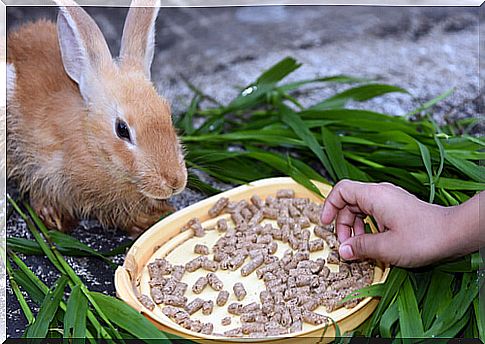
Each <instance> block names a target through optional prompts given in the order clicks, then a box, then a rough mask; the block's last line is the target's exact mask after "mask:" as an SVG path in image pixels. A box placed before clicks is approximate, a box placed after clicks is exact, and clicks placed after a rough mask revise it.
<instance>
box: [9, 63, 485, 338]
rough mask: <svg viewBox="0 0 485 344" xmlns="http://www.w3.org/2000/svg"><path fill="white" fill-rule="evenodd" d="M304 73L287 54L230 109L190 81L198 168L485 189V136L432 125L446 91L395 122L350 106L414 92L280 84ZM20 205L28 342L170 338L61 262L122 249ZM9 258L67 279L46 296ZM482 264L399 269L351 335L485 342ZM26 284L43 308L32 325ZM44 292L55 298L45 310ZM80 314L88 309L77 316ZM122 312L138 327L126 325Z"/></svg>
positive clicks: (186, 121)
mask: <svg viewBox="0 0 485 344" xmlns="http://www.w3.org/2000/svg"><path fill="white" fill-rule="evenodd" d="M299 67H300V64H299V63H298V62H297V61H295V60H294V59H292V58H285V59H283V60H282V61H280V62H279V63H277V64H275V65H274V66H273V67H271V68H270V69H268V70H267V71H265V72H264V73H262V75H261V76H260V77H259V78H257V79H256V81H255V82H254V83H252V84H250V85H248V86H247V87H245V88H244V89H243V90H241V92H240V94H239V95H238V96H237V97H235V98H234V99H233V100H232V101H230V102H229V103H228V104H226V105H223V104H220V103H219V102H217V101H216V100H215V99H214V98H213V97H212V96H210V95H206V94H205V93H204V91H203V90H199V89H197V87H196V86H194V85H192V84H190V82H189V81H187V82H188V84H189V87H190V89H191V90H192V91H193V92H194V97H193V99H192V100H191V102H190V106H189V108H188V110H187V112H186V113H184V114H182V115H181V116H180V117H179V118H178V120H177V122H176V126H177V127H178V128H179V130H180V131H181V134H182V135H181V136H182V141H183V142H184V145H185V147H186V149H187V156H186V162H187V166H188V167H189V168H190V169H191V170H192V172H193V170H195V169H197V170H200V171H202V172H204V173H206V174H208V175H209V176H211V177H212V178H214V179H215V180H218V181H221V182H226V183H230V184H234V185H237V184H244V183H247V182H251V181H253V180H257V179H261V178H267V177H273V176H290V177H292V178H293V179H294V180H296V181H297V182H299V183H301V184H302V185H304V186H306V187H307V188H309V189H310V190H312V191H313V192H316V193H318V189H317V188H316V187H315V186H314V185H313V183H312V182H311V180H317V181H323V182H327V183H330V184H333V183H335V182H337V181H338V180H340V179H343V178H350V179H353V180H360V181H375V182H379V181H388V182H392V183H394V184H397V185H399V186H401V187H403V188H405V189H407V190H409V191H410V192H412V193H414V194H415V195H417V196H418V197H420V198H421V199H423V200H425V201H430V202H434V203H437V204H441V205H445V206H450V205H456V204H460V203H462V202H464V201H466V200H467V199H469V198H470V197H471V196H473V195H474V194H475V193H476V192H479V191H482V190H484V189H485V168H484V167H482V166H480V164H479V163H480V161H481V160H483V159H484V157H485V152H484V151H483V149H484V147H485V140H484V139H483V138H480V137H475V136H472V135H470V134H469V133H468V132H467V130H469V129H470V128H473V126H474V125H475V124H476V123H474V122H473V121H472V120H470V119H466V120H463V121H457V122H456V123H455V124H454V125H450V124H447V125H446V126H440V125H438V124H437V123H435V122H434V121H433V120H432V116H431V111H432V110H433V106H434V105H435V104H436V103H438V102H439V101H441V100H442V99H444V98H445V97H447V96H449V95H450V94H451V93H452V90H444V92H443V94H441V95H437V96H436V98H434V99H431V100H429V101H427V102H425V103H424V104H421V105H419V106H418V107H417V109H416V110H414V111H411V112H410V113H409V114H408V116H405V117H392V116H389V115H388V114H382V113H378V112H375V111H372V110H355V109H350V108H347V105H348V103H349V102H350V101H353V102H365V101H367V100H369V99H372V98H374V97H379V96H383V95H385V94H388V93H395V92H398V93H400V94H402V95H403V96H409V97H411V95H410V94H409V93H408V92H407V91H406V90H404V89H402V88H400V87H396V86H393V85H385V84H381V83H378V82H376V81H375V80H367V79H363V78H355V77H351V76H345V75H337V76H330V77H323V78H322V77H320V78H315V79H312V80H301V81H296V82H291V83H285V82H284V78H285V77H286V76H288V75H289V74H291V73H297V69H298V68H299ZM335 83H340V84H344V85H348V86H347V88H346V90H344V91H343V92H340V93H338V94H335V95H333V96H331V97H329V98H328V99H322V100H321V101H319V102H317V103H315V104H313V105H311V106H308V107H306V108H305V107H303V106H302V105H301V102H300V100H299V99H297V97H296V92H295V91H298V90H299V89H300V88H301V87H303V86H305V87H311V86H312V85H317V86H319V87H324V86H326V85H330V84H335ZM202 104H213V106H210V107H208V106H203V105H202ZM411 117H413V120H410V118H411ZM194 123H199V125H197V126H194ZM464 128H468V129H464ZM189 186H190V187H191V188H194V189H198V190H200V191H202V192H203V193H205V194H207V195H210V194H215V193H218V192H219V190H217V189H216V188H214V187H213V186H212V185H209V184H207V183H205V182H204V181H202V180H200V179H199V178H198V177H197V175H196V174H194V173H190V175H189ZM11 202H12V204H15V203H14V202H13V200H11ZM15 209H16V210H17V211H18V212H19V213H20V214H21V215H22V217H23V219H24V220H25V221H26V222H27V224H28V228H29V229H30V230H31V232H32V234H34V238H35V241H28V240H25V239H20V238H9V239H8V256H9V259H10V262H9V264H8V273H9V277H10V280H11V285H12V288H13V290H14V292H15V295H16V296H17V298H18V299H19V302H20V305H21V308H22V311H23V312H24V314H25V316H26V318H27V319H28V321H29V324H30V325H29V327H28V328H27V330H26V333H25V334H26V336H29V335H31V334H32V333H34V334H39V333H41V334H46V335H47V336H51V337H62V336H64V337H65V338H70V336H71V337H72V336H73V335H74V334H80V333H85V334H86V336H87V337H89V338H93V337H94V338H106V339H110V340H114V341H117V342H121V341H122V338H132V337H135V338H148V337H158V338H163V334H162V333H161V332H159V331H158V330H156V329H155V328H154V327H153V325H151V324H150V323H148V322H147V321H146V320H145V319H144V318H143V317H141V316H140V315H139V314H137V313H136V312H134V311H133V310H132V309H131V308H129V307H128V306H127V305H125V304H124V303H122V302H119V301H117V300H116V299H115V298H111V297H107V296H104V295H101V294H97V293H93V292H91V291H89V290H88V289H87V287H86V286H85V285H84V284H83V282H82V280H81V279H80V278H79V277H78V276H76V275H75V273H74V271H73V270H72V269H71V268H70V266H69V265H68V264H67V262H66V261H65V260H64V258H63V255H74V256H85V255H88V256H93V257H97V258H99V259H101V260H103V261H106V263H107V264H112V263H111V262H110V261H109V258H108V257H109V256H110V255H112V254H116V253H119V252H120V251H122V250H123V249H124V248H125V247H122V248H120V249H118V250H116V251H115V252H104V253H99V252H95V251H93V250H92V249H90V248H89V247H87V246H85V245H83V244H81V243H79V242H77V241H76V240H75V239H73V238H71V237H69V236H65V235H63V234H59V233H54V232H48V231H47V230H46V229H45V227H43V225H42V223H41V222H40V221H39V219H38V217H37V216H36V215H35V214H34V213H33V212H32V211H31V209H29V208H27V210H28V215H27V214H26V213H25V212H23V211H22V209H20V207H18V206H17V205H16V204H15ZM456 230H460V229H459V228H457V229H456ZM14 251H15V252H20V253H23V254H41V255H45V256H46V257H47V258H48V259H49V260H50V262H51V263H52V264H53V265H54V266H55V267H56V268H57V270H58V271H59V272H60V273H61V275H62V276H64V277H61V279H60V280H59V281H58V282H57V284H56V286H53V287H52V288H51V289H50V288H49V287H48V286H46V285H45V284H44V283H43V282H42V281H40V280H39V279H38V278H37V277H35V275H34V274H33V273H32V272H31V271H30V270H29V269H28V268H27V266H26V265H25V264H24V263H23V262H22V261H21V260H20V258H19V257H18V256H17V255H16V254H15V253H14ZM481 263H482V262H481V259H480V256H479V254H478V252H476V253H474V254H472V255H469V256H466V257H463V258H460V259H458V260H456V261H453V262H447V263H443V264H437V265H434V266H430V267H426V268H421V269H413V270H410V269H401V268H392V269H391V273H390V274H389V277H388V279H387V281H386V283H385V284H383V285H379V286H373V287H370V288H365V289H364V290H362V291H361V294H359V293H357V295H353V296H352V297H358V296H376V297H379V298H380V303H379V305H378V307H377V308H376V310H375V312H374V313H373V314H372V316H371V317H370V318H369V319H368V320H367V321H366V322H364V323H363V324H362V325H361V326H360V327H359V328H357V329H356V330H355V331H354V332H353V333H351V334H344V335H353V336H360V335H365V336H380V337H404V338H405V337H419V336H433V337H454V336H462V337H472V336H474V337H477V336H479V337H480V338H481V339H482V340H483V339H485V334H484V328H485V325H484V320H483V314H481V313H483V309H482V308H481V304H480V302H479V299H478V290H479V289H480V287H481V286H482V284H483V279H482V278H481V277H478V276H477V270H478V267H479V265H480V264H481ZM68 288H69V290H70V291H71V296H70V297H69V298H66V296H65V295H64V296H63V293H62V291H60V290H61V289H62V290H65V289H68ZM21 289H22V290H23V291H25V292H27V293H28V294H29V296H30V298H31V299H32V300H33V301H34V302H35V303H37V304H38V305H39V306H41V310H40V311H39V313H38V314H37V315H36V317H35V319H34V315H33V314H32V312H31V310H30V309H29V306H28V304H27V302H25V300H24V298H23V296H22V293H21V292H20V290H21ZM59 295H60V296H59ZM46 297H49V298H50V299H54V301H55V303H54V304H53V305H52V304H51V305H50V306H47V305H44V302H43V301H44V298H46ZM54 306H55V307H54ZM74 307H75V308H76V309H77V308H79V309H80V310H82V314H81V315H79V314H75V312H73V309H74ZM480 310H481V311H482V312H480ZM127 317H131V318H132V319H133V321H129V322H127V321H125V320H126V318H127Z"/></svg>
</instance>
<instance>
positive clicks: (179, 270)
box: [172, 265, 185, 281]
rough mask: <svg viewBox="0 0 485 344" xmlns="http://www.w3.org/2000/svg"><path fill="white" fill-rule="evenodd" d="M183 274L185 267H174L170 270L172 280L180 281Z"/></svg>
mask: <svg viewBox="0 0 485 344" xmlns="http://www.w3.org/2000/svg"><path fill="white" fill-rule="evenodd" d="M184 273H185V267H184V266H183V265H175V266H174V267H173V269H172V278H173V279H175V280H177V281H180V280H181V279H182V277H183V275H184Z"/></svg>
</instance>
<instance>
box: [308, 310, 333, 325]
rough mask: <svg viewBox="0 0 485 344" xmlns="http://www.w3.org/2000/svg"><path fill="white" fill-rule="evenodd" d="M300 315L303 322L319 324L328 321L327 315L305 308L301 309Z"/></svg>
mask: <svg viewBox="0 0 485 344" xmlns="http://www.w3.org/2000/svg"><path fill="white" fill-rule="evenodd" d="M302 317H303V321H304V322H306V323H308V324H312V325H321V324H323V323H325V322H328V321H329V319H328V317H326V316H324V315H321V314H318V313H315V312H312V311H307V310H305V311H303V313H302Z"/></svg>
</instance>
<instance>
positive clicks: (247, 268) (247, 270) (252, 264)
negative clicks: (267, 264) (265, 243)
mask: <svg viewBox="0 0 485 344" xmlns="http://www.w3.org/2000/svg"><path fill="white" fill-rule="evenodd" d="M263 262H264V257H263V255H259V256H256V257H254V258H253V259H252V260H250V261H249V262H248V263H247V264H246V265H244V266H243V267H242V268H241V275H242V276H248V275H249V274H251V273H252V272H253V271H254V270H256V269H257V268H259V267H260V266H261V265H262V264H263Z"/></svg>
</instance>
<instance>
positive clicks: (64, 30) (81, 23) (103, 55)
mask: <svg viewBox="0 0 485 344" xmlns="http://www.w3.org/2000/svg"><path fill="white" fill-rule="evenodd" d="M56 2H57V3H58V4H59V5H60V6H61V10H60V11H59V14H58V16H57V34H58V36H59V45H60V48H61V55H62V62H63V64H64V69H65V70H66V72H67V74H68V75H69V77H71V79H73V80H74V81H75V82H77V83H78V84H79V86H80V88H82V83H83V81H84V82H85V81H86V79H88V78H90V77H91V76H93V75H96V74H98V72H99V71H100V70H102V69H103V67H106V66H108V65H110V64H112V63H113V62H112V58H111V53H110V51H109V48H108V44H107V43H106V40H105V39H104V36H103V34H102V33H101V30H100V29H99V27H98V25H96V23H95V22H94V20H93V19H92V18H91V17H90V16H89V14H87V13H86V12H85V11H84V10H83V9H82V8H81V7H79V6H78V5H77V4H76V3H75V2H74V1H72V0H56ZM81 93H82V89H81ZM83 96H84V95H83Z"/></svg>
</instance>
